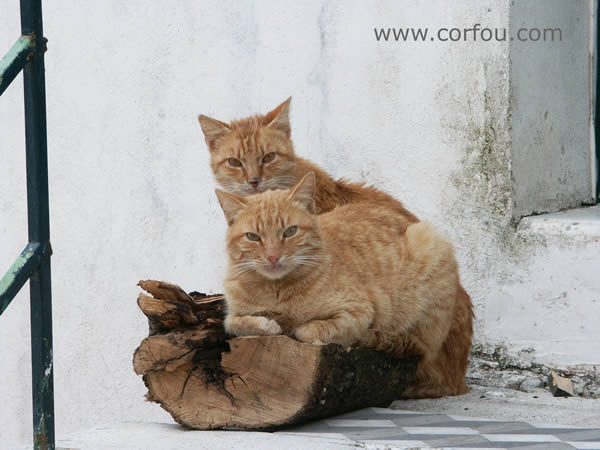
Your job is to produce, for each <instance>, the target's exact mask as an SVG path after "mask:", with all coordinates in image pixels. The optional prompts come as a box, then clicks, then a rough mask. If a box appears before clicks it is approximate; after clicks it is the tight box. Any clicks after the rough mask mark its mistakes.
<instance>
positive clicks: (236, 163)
mask: <svg viewBox="0 0 600 450" xmlns="http://www.w3.org/2000/svg"><path fill="white" fill-rule="evenodd" d="M227 162H228V163H229V165H230V166H231V167H242V162H241V161H240V160H239V159H235V158H229V159H228V160H227Z"/></svg>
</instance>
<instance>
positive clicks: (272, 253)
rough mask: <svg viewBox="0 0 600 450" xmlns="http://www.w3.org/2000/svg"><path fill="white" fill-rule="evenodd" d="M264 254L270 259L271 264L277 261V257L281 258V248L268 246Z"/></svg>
mask: <svg viewBox="0 0 600 450" xmlns="http://www.w3.org/2000/svg"><path fill="white" fill-rule="evenodd" d="M265 256H266V257H267V259H268V260H269V261H271V264H277V261H279V258H281V250H279V249H273V248H269V249H267V251H266V252H265Z"/></svg>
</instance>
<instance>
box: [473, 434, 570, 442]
mask: <svg viewBox="0 0 600 450" xmlns="http://www.w3.org/2000/svg"><path fill="white" fill-rule="evenodd" d="M482 436H483V437H484V438H486V439H487V440H488V441H491V442H561V440H560V439H559V438H557V437H556V436H552V435H550V434H482Z"/></svg>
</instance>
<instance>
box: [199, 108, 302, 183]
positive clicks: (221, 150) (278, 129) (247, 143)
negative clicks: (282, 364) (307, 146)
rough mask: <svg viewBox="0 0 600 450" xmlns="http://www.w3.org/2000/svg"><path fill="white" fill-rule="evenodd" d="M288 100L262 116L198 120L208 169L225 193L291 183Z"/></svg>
mask: <svg viewBox="0 0 600 450" xmlns="http://www.w3.org/2000/svg"><path fill="white" fill-rule="evenodd" d="M290 101H291V97H290V98H288V99H287V100H286V101H285V102H283V103H282V104H281V105H279V106H278V107H277V108H275V109H274V110H273V111H271V112H269V113H267V114H265V115H257V116H252V117H248V118H246V119H241V120H236V121H233V122H231V123H229V124H227V123H224V122H221V121H218V120H215V119H211V118H210V117H206V116H203V115H201V116H199V117H198V120H199V122H200V125H201V127H202V131H203V132H204V138H205V140H206V144H207V146H208V149H209V150H210V166H211V168H212V171H213V173H214V175H215V178H216V180H217V183H219V185H220V186H221V187H222V188H223V189H224V190H225V191H227V192H229V193H232V194H239V195H251V194H256V193H258V192H264V191H266V190H269V189H287V188H289V187H291V186H293V185H294V184H295V182H296V176H295V175H296V156H295V154H294V145H293V143H292V140H291V128H290V121H289V107H290Z"/></svg>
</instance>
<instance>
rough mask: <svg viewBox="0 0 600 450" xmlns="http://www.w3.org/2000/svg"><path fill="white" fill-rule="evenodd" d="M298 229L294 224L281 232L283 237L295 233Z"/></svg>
mask: <svg viewBox="0 0 600 450" xmlns="http://www.w3.org/2000/svg"><path fill="white" fill-rule="evenodd" d="M296 231H298V227H297V226H296V225H294V226H293V227H289V228H288V229H287V230H285V231H284V232H283V237H290V236H293V235H295V234H296Z"/></svg>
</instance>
